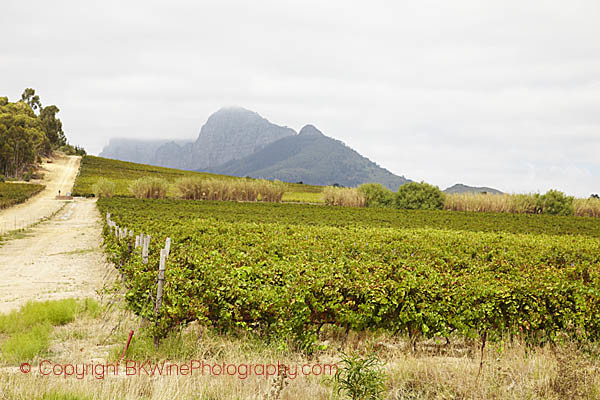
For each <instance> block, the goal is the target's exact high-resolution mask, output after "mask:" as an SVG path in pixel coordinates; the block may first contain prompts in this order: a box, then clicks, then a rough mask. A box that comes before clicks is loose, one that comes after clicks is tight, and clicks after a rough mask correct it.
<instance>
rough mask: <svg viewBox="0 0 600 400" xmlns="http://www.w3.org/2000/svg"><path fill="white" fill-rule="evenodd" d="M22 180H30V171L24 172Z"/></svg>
mask: <svg viewBox="0 0 600 400" xmlns="http://www.w3.org/2000/svg"><path fill="white" fill-rule="evenodd" d="M23 180H24V181H25V182H29V181H30V180H31V173H30V172H27V173H25V176H24V177H23Z"/></svg>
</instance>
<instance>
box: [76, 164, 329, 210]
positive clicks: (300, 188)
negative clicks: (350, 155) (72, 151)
mask: <svg viewBox="0 0 600 400" xmlns="http://www.w3.org/2000/svg"><path fill="white" fill-rule="evenodd" d="M148 177H150V178H162V179H164V180H166V181H167V182H169V183H174V182H175V181H176V180H178V179H180V178H207V179H219V180H243V179H245V178H237V177H232V176H227V175H216V174H210V173H206V172H196V171H184V170H179V169H172V168H164V167H156V166H151V165H144V164H137V163H132V162H127V161H118V160H111V159H107V158H102V157H94V156H85V157H84V158H83V159H82V160H81V170H80V173H79V176H78V177H77V180H76V182H75V186H74V187H73V194H74V195H75V196H85V197H90V196H93V195H94V184H95V183H96V182H97V181H98V180H99V179H100V178H104V179H108V180H110V181H111V182H113V183H114V184H115V193H114V195H115V196H117V197H133V195H132V193H131V191H130V190H129V187H130V185H131V184H132V182H134V181H135V180H137V179H139V178H148ZM284 185H285V190H286V192H285V194H284V196H283V200H284V201H310V202H321V201H322V200H321V190H322V188H321V187H319V186H310V185H300V184H295V183H285V184H284ZM167 196H168V197H175V188H173V189H172V190H170V191H169V192H168V193H167Z"/></svg>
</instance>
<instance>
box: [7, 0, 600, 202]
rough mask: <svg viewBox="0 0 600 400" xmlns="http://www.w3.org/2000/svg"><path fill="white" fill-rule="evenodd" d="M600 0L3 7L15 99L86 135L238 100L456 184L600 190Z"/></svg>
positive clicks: (142, 132) (139, 131)
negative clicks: (31, 94) (36, 97)
mask: <svg viewBox="0 0 600 400" xmlns="http://www.w3.org/2000/svg"><path fill="white" fill-rule="evenodd" d="M598 20H600V4H599V3H597V2H595V1H591V0H590V1H573V2H570V3H569V4H568V5H567V4H566V3H564V2H559V1H534V2H521V1H504V2H498V3H490V2H480V1H455V2H443V1H420V2H416V3H405V2H391V1H383V0H381V1H371V2H344V1H329V2H318V1H313V0H311V1H275V0H272V1H256V2H245V1H220V2H193V1H172V2H168V3H164V2H158V1H126V2H123V1H113V0H110V1H103V2H99V3H89V4H88V3H86V4H85V5H83V4H82V3H80V2H75V1H56V2H50V3H49V2H42V1H29V2H25V3H24V2H18V1H14V0H9V1H7V2H4V3H3V10H2V13H1V14H0V25H1V26H2V27H3V28H4V29H3V30H4V32H10V33H5V34H4V35H2V36H1V37H0V48H1V49H2V50H1V52H0V58H1V62H0V76H1V77H3V78H2V79H1V80H0V82H1V85H0V87H1V88H2V94H3V95H8V96H9V97H11V98H12V99H14V98H17V97H18V96H19V95H20V93H21V91H22V90H23V88H25V87H34V88H36V89H37V91H38V93H39V94H40V95H41V97H42V101H43V102H44V103H45V104H52V103H54V104H57V105H59V107H60V108H61V113H60V116H61V118H62V120H63V124H64V126H65V130H66V132H67V135H68V137H69V139H70V140H71V142H73V143H76V144H80V145H83V146H85V147H86V148H87V149H88V150H89V151H91V152H93V153H97V152H99V151H100V150H101V148H102V146H103V145H104V144H106V143H107V142H108V139H109V138H110V137H117V136H118V137H132V138H165V137H172V138H195V136H196V135H197V134H198V131H199V129H200V127H201V125H202V124H203V123H204V121H205V120H206V118H207V117H208V116H209V115H210V114H211V113H212V112H214V111H215V110H217V109H218V108H220V107H222V106H225V105H240V106H244V107H247V108H250V109H253V110H255V111H257V112H259V113H260V114H262V115H263V116H265V117H266V118H268V119H270V120H272V121H273V122H275V123H278V124H282V125H288V126H291V127H293V128H295V129H297V130H298V129H299V128H301V127H302V126H303V125H304V124H307V123H312V124H315V125H316V126H318V127H319V129H321V130H322V131H323V132H325V133H326V134H328V135H330V136H333V137H336V138H338V139H340V140H342V141H344V142H346V143H347V144H348V145H350V146H352V147H354V148H355V149H357V150H358V151H359V152H361V153H362V154H364V155H366V156H368V157H369V158H371V159H372V160H374V161H376V162H377V163H379V164H380V165H382V166H383V167H386V168H388V169H390V170H391V171H393V172H395V173H397V174H402V175H405V176H407V177H409V178H411V179H415V180H421V179H424V180H427V181H430V182H432V183H434V184H437V185H440V186H442V187H445V186H449V185H452V184H454V183H456V182H463V183H466V184H473V185H486V186H495V187H498V188H499V189H502V190H505V191H509V192H511V191H515V192H517V191H518V192H522V191H535V190H540V191H544V190H547V189H548V188H551V187H553V188H558V189H562V190H565V191H568V192H569V193H571V194H576V195H579V196H588V195H589V194H590V193H592V192H599V191H600V188H599V187H598V182H600V172H599V171H600V161H599V159H600V157H598V156H597V154H598V153H599V152H600V134H599V132H600V41H598V40H597V38H598V37H600V24H598V23H597V21H598Z"/></svg>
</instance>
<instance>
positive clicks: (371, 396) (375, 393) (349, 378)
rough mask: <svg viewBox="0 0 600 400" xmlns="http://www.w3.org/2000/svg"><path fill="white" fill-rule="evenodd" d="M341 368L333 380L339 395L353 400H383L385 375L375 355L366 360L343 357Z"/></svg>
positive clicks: (356, 356) (353, 356)
mask: <svg viewBox="0 0 600 400" xmlns="http://www.w3.org/2000/svg"><path fill="white" fill-rule="evenodd" d="M340 364H341V366H340V368H338V370H337V371H336V374H335V376H334V378H333V381H334V384H335V386H336V388H337V393H338V395H343V396H344V397H345V398H348V399H352V400H376V399H382V398H383V397H384V396H383V395H384V392H385V373H384V372H383V370H382V367H383V365H382V362H381V360H380V359H379V357H377V355H375V354H371V355H370V356H368V357H366V358H361V357H359V356H358V355H352V356H348V355H346V354H343V355H342V361H341V362H340Z"/></svg>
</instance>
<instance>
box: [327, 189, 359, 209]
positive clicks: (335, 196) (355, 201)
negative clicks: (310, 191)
mask: <svg viewBox="0 0 600 400" xmlns="http://www.w3.org/2000/svg"><path fill="white" fill-rule="evenodd" d="M323 201H324V202H325V204H326V205H328V206H346V207H364V206H365V196H364V195H363V194H362V193H361V192H359V191H358V189H355V188H342V187H334V186H328V187H326V188H325V189H324V190H323Z"/></svg>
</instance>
